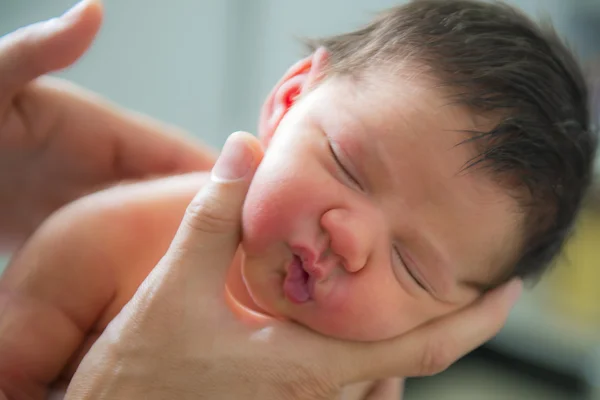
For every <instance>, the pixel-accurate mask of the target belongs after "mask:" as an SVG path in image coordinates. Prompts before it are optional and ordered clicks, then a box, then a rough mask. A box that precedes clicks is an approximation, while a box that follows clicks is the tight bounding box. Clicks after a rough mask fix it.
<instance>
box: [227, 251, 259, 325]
mask: <svg viewBox="0 0 600 400" xmlns="http://www.w3.org/2000/svg"><path fill="white" fill-rule="evenodd" d="M242 263H243V255H242V252H241V250H240V251H238V253H237V255H236V257H235V258H234V260H233V262H232V263H231V267H230V268H229V272H228V273H227V295H228V300H229V303H230V306H231V307H232V308H233V309H234V311H236V312H237V313H238V314H241V315H243V316H244V317H248V316H250V317H252V318H259V319H261V318H268V314H267V313H266V312H265V311H264V310H263V309H261V308H260V307H259V306H258V304H256V303H255V302H254V300H252V297H250V293H248V289H247V288H246V284H245V283H244V279H243V277H242Z"/></svg>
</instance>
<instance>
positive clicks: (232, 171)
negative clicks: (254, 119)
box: [211, 132, 254, 182]
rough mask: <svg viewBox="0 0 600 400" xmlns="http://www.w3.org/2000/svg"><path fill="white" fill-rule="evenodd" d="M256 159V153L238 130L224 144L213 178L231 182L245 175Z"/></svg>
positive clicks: (213, 170) (214, 168)
mask: <svg viewBox="0 0 600 400" xmlns="http://www.w3.org/2000/svg"><path fill="white" fill-rule="evenodd" d="M253 161H254V155H253V154H252V151H251V150H250V148H249V147H248V145H247V144H246V141H245V140H244V138H243V135H242V134H241V133H239V132H236V133H234V134H232V135H231V136H229V138H228V139H227V141H226V142H225V146H223V151H222V152H221V154H220V155H219V158H218V159H217V162H216V164H215V166H214V167H213V169H212V173H211V178H212V180H214V181H221V182H229V181H235V180H238V179H242V178H243V177H245V176H246V175H247V174H248V172H249V171H250V168H251V167H252V162H253Z"/></svg>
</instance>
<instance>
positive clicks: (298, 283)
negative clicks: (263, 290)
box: [283, 255, 311, 304]
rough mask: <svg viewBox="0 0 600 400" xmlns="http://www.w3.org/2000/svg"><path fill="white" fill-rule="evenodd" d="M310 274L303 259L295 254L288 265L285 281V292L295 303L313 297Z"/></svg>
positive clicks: (303, 301)
mask: <svg viewBox="0 0 600 400" xmlns="http://www.w3.org/2000/svg"><path fill="white" fill-rule="evenodd" d="M309 281H310V275H309V274H308V272H306V271H305V269H304V266H303V263H302V260H301V259H300V257H298V256H297V255H294V258H293V260H292V261H291V262H290V264H289V265H288V271H287V275H286V277H285V279H284V281H283V292H284V293H285V295H286V297H287V298H288V299H289V300H290V301H292V302H293V303H297V304H301V303H305V302H307V301H308V300H310V299H311V294H310V282H309Z"/></svg>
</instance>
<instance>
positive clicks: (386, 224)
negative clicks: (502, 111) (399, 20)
mask: <svg viewBox="0 0 600 400" xmlns="http://www.w3.org/2000/svg"><path fill="white" fill-rule="evenodd" d="M326 60H327V54H326V52H325V51H323V50H319V51H317V52H316V53H315V54H314V55H313V56H312V57H309V58H307V59H305V60H303V61H301V62H299V63H298V64H297V65H295V66H294V67H293V68H292V69H291V70H290V71H289V72H288V74H287V75H286V76H285V77H284V78H283V80H282V81H281V82H280V83H279V84H278V86H277V87H276V88H275V90H274V91H273V93H272V94H271V95H270V97H269V99H268V100H267V102H266V104H265V109H264V110H263V114H262V116H261V118H262V120H261V122H262V124H261V135H262V137H263V140H265V141H267V142H268V143H269V145H268V149H267V151H266V154H265V157H264V159H263V162H262V163H261V165H260V166H259V169H258V171H257V173H256V176H255V178H254V180H253V182H252V185H251V187H250V190H249V193H248V197H247V200H246V203H245V205H244V214H243V216H244V217H243V228H244V238H243V246H244V250H245V253H246V258H245V261H244V266H243V271H242V278H243V281H244V282H245V283H246V286H247V288H248V290H249V293H250V297H251V299H252V300H254V302H255V303H256V304H257V305H258V307H257V309H258V310H263V311H266V312H267V313H269V314H272V315H277V316H284V317H286V318H291V319H293V320H295V321H298V322H299V323H301V324H303V325H306V326H309V327H310V328H312V329H314V330H316V331H318V332H321V333H324V334H326V335H330V336H334V337H339V338H345V339H351V340H367V341H368V340H382V339H387V338H390V337H394V336H397V335H399V334H401V333H403V332H406V331H408V330H410V329H412V328H414V327H415V326H418V325H420V324H422V323H424V322H426V321H428V320H431V319H432V318H435V317H438V316H440V315H444V314H447V313H449V312H451V311H454V310H457V309H459V308H461V307H463V306H465V305H466V304H469V303H470V302H472V301H473V300H474V299H476V298H477V297H478V296H479V295H480V294H481V291H480V290H479V288H480V287H485V286H486V285H490V284H491V283H492V282H493V281H494V279H497V277H498V276H499V275H500V274H501V273H502V271H503V269H505V267H506V266H507V265H508V264H509V263H510V261H512V259H513V258H514V257H515V254H516V251H515V249H516V248H517V246H518V244H519V241H520V234H519V232H520V230H521V229H520V226H521V225H520V218H519V214H518V213H517V204H516V202H515V201H514V199H513V198H512V197H511V196H510V195H509V194H508V193H506V192H505V191H504V189H503V188H501V187H499V186H498V185H497V184H496V183H495V182H493V181H492V180H491V179H488V177H487V176H486V175H485V174H484V173H482V172H480V171H474V170H470V171H466V172H461V170H462V169H463V167H464V166H465V164H466V163H467V162H468V161H469V160H470V159H471V158H472V157H473V156H474V155H475V153H474V149H473V148H472V147H471V146H470V145H460V146H457V144H458V143H459V142H461V141H463V140H465V139H466V138H467V136H466V134H465V133H464V131H466V130H473V129H475V128H481V127H480V126H476V125H475V124H476V118H475V117H474V116H473V115H472V114H471V113H469V112H468V111H467V110H465V109H463V108H460V107H458V106H450V105H448V104H447V103H448V101H447V98H446V97H445V95H444V93H441V92H440V91H439V90H434V89H430V88H429V87H430V86H433V85H432V83H431V82H427V80H425V79H419V78H414V79H410V78H405V77H403V76H402V75H400V76H391V75H390V73H389V72H388V71H386V70H379V71H374V72H371V73H370V74H369V75H367V76H366V77H364V78H361V79H360V81H354V80H352V79H350V78H343V77H342V78H337V77H336V78H331V79H325V80H323V79H322V70H323V68H324V65H325V64H326ZM290 99H296V101H295V102H293V101H290ZM474 249H477V251H473V250H474ZM294 255H296V256H300V257H303V258H305V259H306V258H309V259H312V260H313V261H312V262H311V261H310V260H309V261H307V262H305V265H306V264H312V266H309V267H308V269H309V270H310V271H309V272H310V273H311V277H310V279H309V283H308V284H309V286H310V285H314V287H313V288H312V292H311V298H310V299H309V301H306V302H302V303H300V304H298V301H297V299H295V300H294V297H293V296H292V297H290V296H289V295H286V292H285V291H284V290H283V287H284V286H285V284H284V280H285V277H286V275H287V272H288V268H289V265H290V264H291V263H292V262H293V257H294ZM411 275H412V276H411ZM413 277H414V278H413ZM415 278H416V279H415ZM417 280H418V282H417Z"/></svg>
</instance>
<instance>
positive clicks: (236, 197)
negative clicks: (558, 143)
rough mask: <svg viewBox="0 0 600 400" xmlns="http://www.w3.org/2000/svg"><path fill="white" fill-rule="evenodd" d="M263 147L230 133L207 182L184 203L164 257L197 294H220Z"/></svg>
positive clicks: (247, 137)
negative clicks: (179, 223) (185, 204)
mask: <svg viewBox="0 0 600 400" xmlns="http://www.w3.org/2000/svg"><path fill="white" fill-rule="evenodd" d="M261 158H262V147H261V145H260V143H259V141H258V139H256V138H255V137H254V136H252V135H250V134H249V133H244V132H238V133H234V134H232V135H231V136H230V137H229V138H228V139H227V142H226V143H225V146H224V147H223V151H222V153H221V155H220V156H219V158H218V159H217V162H216V164H215V166H214V168H213V170H212V172H211V181H210V182H209V183H208V184H206V186H204V187H203V188H202V189H201V190H200V192H199V193H198V194H197V195H196V196H195V197H194V199H193V200H192V202H191V203H190V204H189V206H188V208H187V210H186V213H185V216H184V218H183V221H182V223H181V225H180V227H179V229H178V231H177V233H176V234H175V238H174V240H173V242H172V243H171V246H170V248H169V250H168V251H167V253H166V255H165V258H164V260H166V262H167V265H165V267H166V268H168V269H170V270H171V271H169V274H170V275H171V276H180V277H181V278H182V279H183V280H185V281H186V282H189V283H191V285H192V286H194V285H195V284H196V283H197V284H199V285H201V286H202V287H201V288H197V287H194V289H193V290H194V291H197V292H198V293H200V292H201V293H205V292H210V293H214V294H217V293H223V289H224V287H225V277H226V275H227V270H228V269H229V266H230V265H231V263H232V261H233V258H234V256H235V253H236V251H237V249H238V247H239V244H240V239H241V221H242V206H243V203H244V200H245V198H246V193H247V191H248V188H249V186H250V182H251V180H252V177H253V176H254V172H255V171H256V167H257V166H258V164H259V162H260V160H261Z"/></svg>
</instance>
